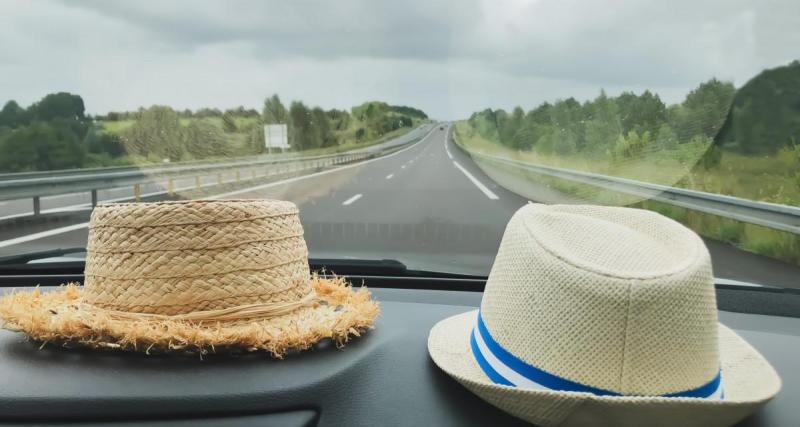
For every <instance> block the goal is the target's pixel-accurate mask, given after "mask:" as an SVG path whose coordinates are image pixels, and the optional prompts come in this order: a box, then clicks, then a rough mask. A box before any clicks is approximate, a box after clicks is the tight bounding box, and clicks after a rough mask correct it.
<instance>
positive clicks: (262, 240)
mask: <svg viewBox="0 0 800 427" xmlns="http://www.w3.org/2000/svg"><path fill="white" fill-rule="evenodd" d="M87 252H88V254H87V258H86V271H85V283H84V293H83V299H84V301H85V302H86V303H89V304H92V305H94V306H97V307H100V308H104V309H110V310H117V311H125V312H133V313H150V314H162V315H177V314H186V313H192V312H197V311H207V310H219V309H225V308H231V307H237V306H242V305H247V304H260V303H272V302H276V303H277V302H293V301H298V300H300V299H302V298H303V297H304V296H306V295H308V294H309V292H312V290H311V284H310V280H309V268H308V249H307V247H306V244H305V240H304V239H303V228H302V225H301V224H300V220H299V218H298V210H297V207H296V206H295V205H294V204H293V203H291V202H284V201H276V200H224V201H223V200H220V201H215V200H193V201H180V202H159V203H120V204H105V205H98V206H97V207H96V208H95V209H94V211H93V212H92V216H91V219H90V223H89V242H88V246H87Z"/></svg>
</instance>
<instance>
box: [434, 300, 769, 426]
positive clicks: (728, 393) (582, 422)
mask: <svg viewBox="0 0 800 427" xmlns="http://www.w3.org/2000/svg"><path fill="white" fill-rule="evenodd" d="M477 313H478V311H477V310H474V311H470V312H467V313H463V314H459V315H456V316H453V317H450V318H447V319H445V320H442V321H440V322H439V323H437V324H436V325H435V326H434V327H433V329H431V332H430V335H429V337H428V351H429V353H430V355H431V358H432V359H433V361H434V363H436V364H437V365H438V366H439V367H440V368H441V369H442V370H443V371H445V372H446V373H447V374H449V375H450V376H452V377H453V378H454V379H456V380H457V381H458V382H460V383H461V384H462V385H464V386H465V387H466V388H467V389H469V390H470V391H472V392H473V393H475V394H476V395H478V396H479V397H481V398H482V399H483V400H485V401H487V402H488V403H490V404H492V405H494V406H496V407H498V408H500V409H502V410H503V411H505V412H508V413H510V414H511V415H514V416H516V417H518V418H521V419H523V420H525V421H528V422H531V423H534V424H537V425H540V426H543V427H546V426H560V427H568V426H590V425H591V426H642V425H647V426H649V427H653V426H665V427H667V426H669V427H671V426H676V425H680V426H730V425H732V424H734V423H736V422H737V421H739V420H741V419H742V418H744V417H745V416H747V415H748V414H750V413H752V412H754V411H755V410H757V409H758V408H759V407H760V406H761V405H763V404H764V403H766V402H767V401H769V400H770V399H771V398H772V397H773V396H775V394H777V393H778V391H779V390H780V386H781V381H780V378H779V377H778V374H777V373H776V372H775V370H774V369H773V368H772V366H770V364H769V362H767V361H766V359H764V357H763V356H762V355H761V354H759V353H758V351H756V350H755V349H754V348H753V347H751V346H750V345H749V344H748V343H747V342H746V341H745V340H744V339H742V338H741V337H739V336H738V335H737V334H736V333H735V332H733V331H732V330H730V329H728V328H727V327H725V326H724V325H722V324H720V325H719V350H720V359H721V366H722V387H723V390H724V393H725V398H724V399H723V400H708V399H698V398H677V397H629V396H624V397H608V396H597V395H594V394H591V393H578V392H561V391H539V390H532V389H524V388H517V387H510V386H505V385H500V384H495V383H494V382H492V381H491V380H490V379H489V378H488V377H487V376H486V375H485V374H484V373H483V371H482V370H481V368H480V367H479V366H478V364H477V362H476V361H475V358H474V357H473V355H472V350H471V348H470V345H469V336H470V333H471V331H472V327H473V326H474V325H475V321H476V317H477Z"/></svg>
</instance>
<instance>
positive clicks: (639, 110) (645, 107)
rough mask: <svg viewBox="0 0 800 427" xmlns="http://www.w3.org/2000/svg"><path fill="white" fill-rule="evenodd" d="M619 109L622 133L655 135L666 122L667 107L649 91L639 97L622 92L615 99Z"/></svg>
mask: <svg viewBox="0 0 800 427" xmlns="http://www.w3.org/2000/svg"><path fill="white" fill-rule="evenodd" d="M616 105H617V107H618V108H619V117H620V123H621V125H622V132H624V133H627V132H629V131H631V130H635V131H637V132H639V133H642V132H645V131H650V132H651V133H655V132H656V131H657V130H658V127H659V126H660V125H661V123H664V121H665V120H666V112H667V107H666V105H664V103H663V102H661V98H659V96H658V95H654V94H653V93H652V92H650V91H649V90H646V91H644V92H643V93H642V94H641V95H636V94H634V93H633V92H623V93H622V94H621V95H620V96H618V97H617V99H616Z"/></svg>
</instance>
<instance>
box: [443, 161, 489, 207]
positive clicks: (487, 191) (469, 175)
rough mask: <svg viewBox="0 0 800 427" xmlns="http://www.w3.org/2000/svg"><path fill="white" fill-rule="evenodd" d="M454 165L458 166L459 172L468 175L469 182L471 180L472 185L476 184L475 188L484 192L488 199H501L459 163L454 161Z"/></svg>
mask: <svg viewBox="0 0 800 427" xmlns="http://www.w3.org/2000/svg"><path fill="white" fill-rule="evenodd" d="M453 164H454V165H456V167H457V168H458V169H459V170H461V172H464V175H466V176H467V178H469V180H470V181H472V183H473V184H475V186H476V187H478V189H479V190H481V191H483V194H485V195H486V197H488V198H489V199H490V200H497V199H499V197H497V194H494V193H493V192H492V190H490V189H488V188H487V187H486V186H485V185H483V183H482V182H480V181H478V179H477V178H475V177H474V176H472V174H471V173H469V172H467V170H466V169H464V167H463V166H461V165H459V164H458V162H456V161H455V160H453Z"/></svg>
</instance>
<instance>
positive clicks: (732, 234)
mask: <svg viewBox="0 0 800 427" xmlns="http://www.w3.org/2000/svg"><path fill="white" fill-rule="evenodd" d="M456 140H457V142H458V144H459V145H460V146H461V147H463V148H464V149H465V150H467V151H471V152H482V153H486V154H492V155H496V156H501V157H506V158H512V159H517V160H523V161H527V162H530V163H533V164H544V165H551V166H558V167H564V168H570V169H576V170H584V171H591V172H596V173H602V174H605V175H612V176H622V177H626V178H632V179H637V180H641V181H647V182H656V183H661V184H668V185H675V186H678V187H685V188H691V189H696V190H700V191H707V192H714V193H720V194H727V195H731V196H736V197H743V198H748V199H754V200H762V201H769V202H777V203H785V204H791V205H798V204H800V180H798V176H799V175H797V174H798V171H800V157H798V158H795V157H793V156H794V155H795V153H793V152H790V151H788V150H785V151H782V152H779V153H778V154H777V155H775V156H770V157H746V156H743V155H740V154H736V153H729V152H723V153H722V157H721V159H720V162H719V164H718V165H717V166H715V167H712V168H709V169H704V168H703V167H702V166H700V165H697V164H696V163H697V162H696V160H695V161H687V162H685V163H683V164H682V163H681V162H680V161H678V160H677V159H675V158H672V159H671V158H668V157H666V156H663V155H659V156H650V157H645V158H642V159H637V161H635V162H627V163H622V164H619V163H618V164H616V165H614V164H613V163H611V162H608V161H606V160H598V161H591V160H590V159H587V158H585V157H583V158H582V157H579V156H575V155H573V156H543V155H540V154H538V153H533V152H530V151H526V152H519V151H515V150H511V149H508V148H507V147H504V146H501V145H500V144H498V143H495V142H493V141H489V140H486V139H485V138H482V137H481V136H480V135H478V134H477V132H474V131H473V130H472V129H471V128H470V126H469V124H467V123H466V122H459V123H457V124H456ZM504 170H506V171H507V172H509V173H513V174H515V175H517V176H519V177H521V178H523V179H526V180H530V181H532V182H536V183H539V184H542V185H546V186H549V187H551V188H554V189H556V190H558V191H560V192H562V193H564V194H567V195H570V196H574V197H577V198H580V199H582V200H586V201H587V202H591V203H597V204H603V205H612V206H632V207H639V208H644V209H648V210H653V211H656V212H659V213H661V214H663V215H665V216H668V217H670V218H673V219H675V220H676V221H678V222H680V223H682V224H684V225H686V226H687V227H689V228H691V229H692V230H694V231H695V232H697V233H698V234H700V235H702V236H705V237H708V238H711V239H714V240H718V241H722V242H726V243H730V244H732V245H734V246H736V247H739V248H741V249H743V250H746V251H749V252H753V253H757V254H760V255H764V256H768V257H771V258H775V259H779V260H782V261H786V262H789V263H792V264H795V265H800V235H797V234H794V233H789V232H784V231H779V230H775V229H771V228H767V227H763V226H759V225H755V224H748V223H744V222H740V221H735V220H732V219H729V218H724V217H720V216H717V215H711V214H707V213H703V212H698V211H693V210H690V209H685V208H682V207H678V206H674V205H670V204H667V203H663V202H657V201H653V200H641V198H637V197H634V196H630V195H625V194H621V193H617V192H614V191H611V190H606V189H603V188H599V187H594V186H591V185H586V184H580V183H575V182H571V181H566V180H563V179H558V178H554V177H552V176H549V175H542V174H537V173H533V172H529V171H521V170H519V169H516V168H504Z"/></svg>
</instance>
